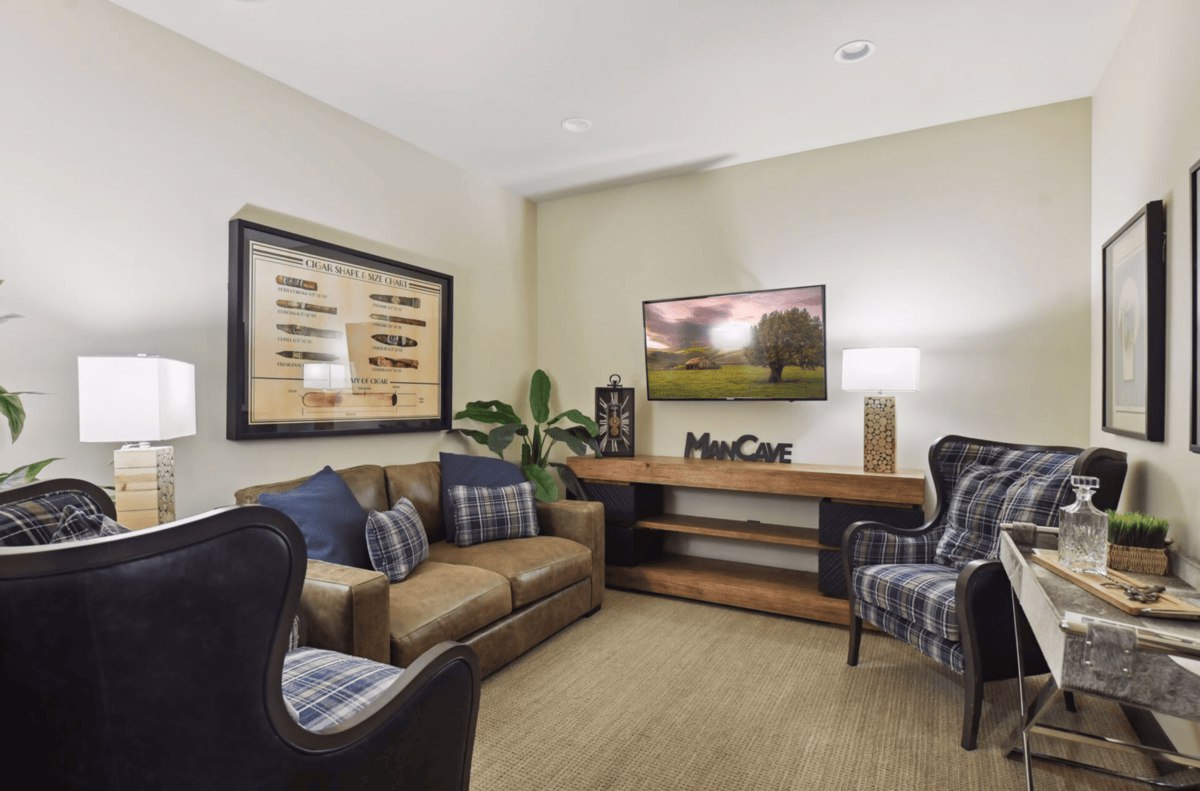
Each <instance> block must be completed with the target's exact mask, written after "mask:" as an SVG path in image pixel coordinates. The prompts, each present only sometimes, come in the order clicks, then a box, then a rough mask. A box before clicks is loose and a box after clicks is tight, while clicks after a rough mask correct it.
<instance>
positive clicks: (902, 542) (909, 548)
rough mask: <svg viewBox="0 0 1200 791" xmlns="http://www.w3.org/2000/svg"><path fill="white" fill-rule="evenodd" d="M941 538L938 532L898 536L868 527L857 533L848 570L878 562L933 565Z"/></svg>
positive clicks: (851, 548)
mask: <svg viewBox="0 0 1200 791" xmlns="http://www.w3.org/2000/svg"><path fill="white" fill-rule="evenodd" d="M940 536H941V531H940V530H932V531H930V532H928V533H922V534H921V535H919V536H898V535H896V534H894V533H889V532H887V531H885V530H880V529H879V528H871V527H868V528H866V529H864V530H859V531H858V532H857V533H855V535H854V540H853V544H851V546H850V547H849V549H850V558H851V561H850V562H851V567H852V568H857V567H858V566H876V565H879V564H881V563H932V562H933V557H934V550H936V549H937V542H938V538H939V537H940Z"/></svg>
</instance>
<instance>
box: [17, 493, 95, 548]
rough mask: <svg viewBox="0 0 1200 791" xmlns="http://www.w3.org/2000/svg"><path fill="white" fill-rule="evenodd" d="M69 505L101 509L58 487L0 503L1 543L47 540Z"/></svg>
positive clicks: (89, 510) (91, 511)
mask: <svg viewBox="0 0 1200 791" xmlns="http://www.w3.org/2000/svg"><path fill="white" fill-rule="evenodd" d="M68 506H74V507H75V508H78V509H79V510H80V511H83V512H84V513H89V514H98V513H100V509H99V508H98V507H97V506H96V504H95V503H94V502H92V499H91V498H90V497H88V496H87V495H85V494H83V493H82V492H78V491H60V492H55V493H54V494H50V495H47V496H45V497H32V498H30V499H28V500H21V501H19V502H15V503H10V504H8V505H5V506H0V546H6V547H20V546H31V545H38V544H49V543H50V539H51V538H52V537H53V536H54V531H56V530H57V529H58V524H59V522H60V521H61V520H62V515H63V512H64V511H65V510H66V509H67V507H68Z"/></svg>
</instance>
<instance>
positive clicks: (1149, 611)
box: [1030, 549, 1200, 620]
mask: <svg viewBox="0 0 1200 791" xmlns="http://www.w3.org/2000/svg"><path fill="white" fill-rule="evenodd" d="M1030 559H1031V560H1033V562H1034V563H1036V564H1038V565H1039V566H1044V567H1045V568H1048V569H1050V570H1051V571H1053V572H1054V573H1055V574H1057V575H1058V576H1060V577H1062V578H1063V579H1065V580H1069V581H1070V582H1073V583H1075V584H1076V585H1078V586H1079V587H1081V588H1083V589H1084V590H1086V591H1087V592H1088V593H1091V594H1093V595H1095V596H1099V597H1100V598H1101V599H1104V601H1106V602H1108V603H1109V604H1111V605H1112V606H1114V607H1116V608H1117V609H1119V610H1121V611H1122V612H1126V613H1129V614H1130V615H1139V616H1145V617H1147V618H1178V619H1185V620H1200V607H1197V606H1196V605H1194V604H1192V603H1191V602H1188V601H1184V600H1183V599H1180V598H1178V597H1176V596H1172V595H1171V594H1170V593H1160V594H1158V601H1156V602H1152V603H1150V604H1142V603H1141V602H1136V601H1133V600H1131V599H1127V598H1126V597H1125V592H1124V591H1123V590H1121V589H1120V588H1106V587H1104V583H1105V582H1107V581H1109V580H1111V581H1112V582H1121V583H1125V584H1126V585H1135V586H1136V585H1141V584H1142V583H1141V582H1140V581H1138V580H1135V579H1134V578H1133V577H1129V576H1127V575H1125V574H1122V573H1121V572H1119V571H1112V570H1111V569H1110V570H1109V572H1108V579H1107V580H1106V579H1105V578H1104V577H1101V576H1099V575H1097V574H1080V573H1078V572H1075V571H1071V570H1070V569H1068V568H1067V567H1066V566H1064V565H1062V564H1061V563H1059V562H1058V552H1056V551H1054V550H1052V549H1035V550H1034V551H1033V552H1032V554H1031V555H1030Z"/></svg>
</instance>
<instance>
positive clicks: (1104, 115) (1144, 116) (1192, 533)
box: [1091, 0, 1200, 558]
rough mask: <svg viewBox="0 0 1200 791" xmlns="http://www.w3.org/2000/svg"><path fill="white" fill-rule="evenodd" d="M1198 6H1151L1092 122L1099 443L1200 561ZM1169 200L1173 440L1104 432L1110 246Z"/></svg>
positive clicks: (1168, 1) (1147, 507) (1131, 502)
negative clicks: (1145, 210) (1194, 382)
mask: <svg viewBox="0 0 1200 791" xmlns="http://www.w3.org/2000/svg"><path fill="white" fill-rule="evenodd" d="M1198 34H1200V4H1197V3H1193V2H1188V0H1156V2H1152V3H1142V4H1141V5H1140V6H1139V8H1138V11H1137V13H1136V14H1135V15H1134V17H1133V20H1132V21H1131V22H1130V25H1129V29H1128V31H1127V32H1126V34H1125V37H1124V39H1123V40H1122V43H1121V46H1120V47H1119V49H1118V50H1117V53H1116V55H1115V56H1114V57H1113V60H1112V62H1111V63H1110V64H1109V67H1108V69H1107V71H1106V72H1105V74H1104V77H1103V79H1102V80H1101V82H1100V85H1099V87H1098V88H1097V90H1096V96H1095V99H1094V104H1093V117H1092V140H1093V147H1092V245H1091V247H1092V255H1091V260H1092V262H1093V266H1092V306H1093V307H1092V410H1091V412H1092V420H1091V431H1092V441H1093V442H1096V443H1101V442H1102V443H1105V444H1108V445H1111V446H1112V447H1116V448H1120V449H1122V450H1125V451H1127V452H1128V453H1129V456H1130V462H1131V470H1130V480H1129V483H1128V484H1127V485H1126V496H1125V501H1124V506H1125V507H1126V508H1128V509H1138V510H1144V511H1147V512H1150V513H1154V514H1157V515H1160V516H1164V517H1167V518H1168V519H1170V520H1171V524H1172V529H1171V534H1172V535H1173V536H1174V538H1175V540H1176V541H1177V542H1178V547H1179V549H1181V550H1182V551H1184V552H1186V553H1187V554H1188V555H1190V556H1191V557H1192V558H1197V557H1200V525H1198V523H1200V488H1197V487H1196V485H1195V481H1196V474H1197V472H1200V455H1197V454H1194V453H1191V452H1190V451H1189V450H1188V444H1189V434H1190V420H1189V399H1190V397H1191V385H1190V381H1191V373H1192V366H1191V359H1192V329H1191V321H1192V303H1191V300H1192V274H1191V267H1192V264H1191V257H1192V247H1191V245H1192V239H1191V225H1190V223H1191V220H1190V212H1191V198H1190V197H1189V193H1188V189H1189V188H1188V169H1189V168H1190V167H1191V166H1192V164H1193V163H1195V162H1196V161H1197V160H1198V159H1200V50H1198V49H1197V47H1196V37H1197V35H1198ZM1159 199H1161V200H1164V201H1166V203H1167V238H1168V251H1167V388H1166V392H1167V404H1166V407H1167V408H1166V441H1165V442H1161V443H1158V442H1144V441H1141V440H1135V439H1128V438H1125V437H1119V436H1115V435H1112V434H1107V433H1104V432H1102V431H1101V429H1100V424H1101V394H1102V387H1101V377H1102V371H1103V363H1102V361H1103V357H1102V349H1101V347H1102V344H1103V336H1102V327H1101V323H1102V318H1103V304H1102V301H1101V285H1102V280H1101V270H1100V256H1101V247H1102V245H1103V244H1104V242H1105V241H1106V240H1107V239H1108V238H1109V237H1110V236H1112V234H1113V233H1115V232H1116V231H1117V229H1118V228H1120V227H1121V225H1123V224H1124V223H1125V221H1126V220H1128V219H1129V218H1130V217H1131V216H1132V215H1133V213H1134V212H1135V211H1137V210H1138V208H1139V207H1141V206H1144V205H1145V204H1146V203H1148V202H1149V201H1152V200H1159Z"/></svg>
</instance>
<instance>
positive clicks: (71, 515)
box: [50, 505, 129, 544]
mask: <svg viewBox="0 0 1200 791" xmlns="http://www.w3.org/2000/svg"><path fill="white" fill-rule="evenodd" d="M128 532H129V528H128V527H125V526H124V525H121V524H118V523H117V522H116V521H115V520H113V519H110V518H109V517H108V516H106V515H104V514H96V513H89V512H88V511H84V510H81V509H79V508H78V507H76V506H74V505H68V506H67V507H66V508H64V509H63V512H62V518H61V519H60V520H59V522H58V529H57V530H55V531H54V535H53V536H51V537H50V543H51V544H65V543H68V542H71V541H87V540H89V539H92V538H104V537H105V536H119V535H121V534H122V533H128Z"/></svg>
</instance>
